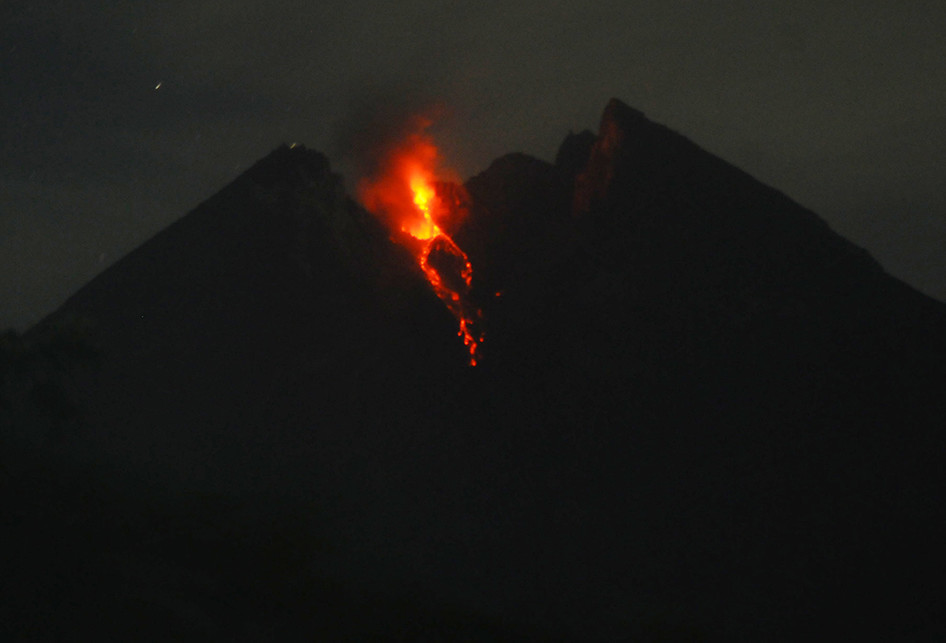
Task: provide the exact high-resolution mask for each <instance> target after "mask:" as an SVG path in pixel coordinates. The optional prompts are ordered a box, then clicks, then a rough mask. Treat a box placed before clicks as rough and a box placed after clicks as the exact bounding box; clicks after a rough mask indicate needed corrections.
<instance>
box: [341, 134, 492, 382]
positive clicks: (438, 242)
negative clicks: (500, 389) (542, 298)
mask: <svg viewBox="0 0 946 643" xmlns="http://www.w3.org/2000/svg"><path fill="white" fill-rule="evenodd" d="M429 125H430V122H429V121H422V122H420V123H419V127H418V128H417V131H416V132H414V133H412V134H411V135H409V136H408V137H406V138H405V139H404V140H403V141H402V142H401V143H399V144H398V145H397V146H395V147H394V148H393V149H392V150H391V151H390V152H389V153H388V154H387V155H386V156H385V158H384V159H382V162H381V164H380V171H378V172H377V173H375V174H374V175H373V176H370V177H367V178H364V179H362V180H361V181H360V182H359V185H358V193H359V197H360V198H361V202H362V203H363V204H364V206H365V208H366V209H367V210H368V211H369V212H371V213H372V214H374V215H376V216H378V217H380V218H381V219H382V220H383V221H385V222H386V223H388V225H389V226H390V227H391V228H392V231H393V232H394V233H395V234H394V235H393V238H394V240H395V241H397V242H399V243H402V244H403V245H405V246H407V247H408V248H410V249H411V250H412V251H413V253H414V256H415V257H416V258H417V261H418V263H419V264H420V267H421V269H422V270H423V271H424V274H425V275H426V276H427V280H428V281H429V282H430V285H431V287H432V288H433V289H434V292H435V293H436V294H437V297H439V298H440V300H441V301H442V302H443V303H444V304H445V305H446V306H447V308H448V309H449V310H450V312H451V313H453V316H454V317H456V318H457V322H458V323H459V326H460V328H459V332H458V335H459V336H460V337H461V338H462V339H463V343H464V344H465V345H466V347H467V350H469V353H470V362H469V363H470V366H476V363H477V351H478V350H479V347H480V344H482V342H483V335H482V333H480V332H478V331H477V330H476V326H477V324H478V322H479V320H480V318H481V316H482V315H481V312H480V310H479V309H478V308H475V307H472V306H471V305H470V303H469V301H468V295H469V293H470V289H471V287H472V283H473V266H472V265H471V264H470V260H469V258H468V257H467V256H466V253H465V252H463V250H461V249H460V247H459V246H457V244H456V243H455V242H454V241H453V239H452V238H450V235H448V234H447V233H446V232H445V231H444V230H443V229H442V228H441V227H440V225H438V221H439V222H441V223H443V224H444V225H446V224H447V223H448V222H453V223H457V221H456V217H458V216H459V215H460V213H459V210H458V208H457V204H456V203H455V202H450V201H449V200H447V199H445V198H443V197H442V196H440V195H438V193H437V187H436V186H437V176H436V169H437V167H438V157H439V155H438V152H437V148H436V146H435V145H434V144H433V142H432V140H431V139H430V137H429V135H427V134H426V133H425V132H424V129H425V128H426V127H427V126H429ZM460 189H461V190H462V188H460Z"/></svg>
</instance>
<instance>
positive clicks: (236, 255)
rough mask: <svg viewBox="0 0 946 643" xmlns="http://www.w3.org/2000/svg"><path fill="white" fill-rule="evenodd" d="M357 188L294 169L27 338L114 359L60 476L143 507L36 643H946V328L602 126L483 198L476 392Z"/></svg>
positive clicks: (445, 325) (865, 275) (802, 226)
mask: <svg viewBox="0 0 946 643" xmlns="http://www.w3.org/2000/svg"><path fill="white" fill-rule="evenodd" d="M342 185H343V183H342V180H341V178H340V177H338V176H337V175H335V174H333V173H332V172H331V170H330V168H329V164H328V161H327V159H326V158H325V157H324V156H322V155H321V154H318V153H316V152H313V151H309V150H306V149H305V148H303V147H300V146H294V147H292V148H289V147H281V148H279V149H277V150H276V151H274V152H273V153H272V154H270V155H269V156H267V157H266V158H264V159H263V160H261V161H259V162H258V163H257V164H256V165H254V166H253V167H252V168H250V169H249V170H248V171H246V172H245V173H244V174H243V175H241V176H240V177H239V178H237V179H236V180H235V181H234V182H233V183H232V184H231V185H229V186H227V187H226V188H224V190H222V191H221V192H220V193H219V194H217V195H216V196H214V197H213V198H211V199H209V200H208V201H206V202H205V203H203V204H201V205H200V206H199V207H197V208H196V209H195V210H194V211H193V212H191V213H190V214H188V215H186V216H185V217H183V218H182V219H180V220H179V221H178V222H176V223H175V224H173V225H172V226H170V227H169V228H168V229H166V230H165V231H163V232H162V233H160V234H158V235H157V236H156V237H154V238H153V239H151V240H150V241H148V242H146V243H145V244H144V245H143V246H141V247H140V248H139V249H137V250H135V251H134V252H132V253H131V254H129V255H128V256H127V257H125V258H124V259H122V260H121V261H119V262H118V263H116V264H115V265H113V266H112V267H111V268H109V269H108V270H106V271H105V272H104V273H102V274H101V275H100V276H99V277H97V278H96V279H94V280H93V281H92V282H90V283H89V284H88V285H87V286H86V287H84V288H83V289H81V290H80V291H79V292H78V293H76V294H75V295H74V296H73V297H72V298H71V299H69V300H68V301H67V302H66V303H65V304H64V305H63V307H62V308H61V309H60V310H59V311H57V312H56V313H54V314H53V315H52V316H51V317H50V318H49V319H47V320H45V321H44V322H43V323H41V324H40V326H39V327H38V328H37V329H35V330H34V331H33V332H34V333H37V332H40V331H41V330H42V329H43V328H45V327H48V326H49V325H51V324H55V323H57V321H59V320H62V319H65V318H81V319H84V320H88V323H89V324H91V325H93V327H94V328H95V329H96V332H97V335H96V337H97V342H98V344H99V347H100V352H101V356H102V357H101V359H100V360H99V363H97V364H96V365H95V366H94V367H87V368H86V370H84V371H83V372H82V373H83V374H82V376H81V377H79V378H78V381H77V383H76V387H77V389H78V393H77V396H78V397H79V399H81V401H82V406H83V427H82V429H81V430H79V431H78V432H77V435H76V436H75V437H74V438H72V441H71V442H70V443H69V445H68V449H67V450H68V451H69V453H70V456H69V457H70V458H71V459H72V460H75V461H79V462H82V463H83V464H82V466H83V467H86V469H91V470H93V471H96V472H98V473H96V475H97V476H101V478H98V477H97V478H95V480H103V482H96V483H95V484H96V485H101V486H104V488H118V487H120V486H121V485H123V484H128V485H131V487H130V488H134V489H139V488H140V489H142V491H141V492H140V496H139V495H136V494H138V492H137V491H136V492H135V494H130V493H129V494H127V495H130V496H131V498H124V499H123V500H121V501H118V500H115V501H114V504H113V505H108V506H109V509H102V510H100V511H99V512H98V513H99V515H98V516H97V517H94V518H88V517H82V518H81V519H80V518H76V520H77V521H78V522H79V523H80V524H82V525H86V526H87V527H86V528H87V531H88V533H91V534H93V536H88V537H87V540H88V541H89V543H91V544H89V543H87V544H86V545H85V547H86V548H87V549H85V550H82V551H89V550H91V551H95V552H96V555H97V556H99V559H97V560H104V561H105V562H102V563H101V564H100V565H98V566H95V568H94V573H93V571H90V570H89V569H88V568H87V566H84V565H82V564H80V563H79V562H76V560H75V559H73V558H69V557H67V560H66V561H65V562H62V563H61V566H63V567H66V568H68V569H69V570H70V571H69V574H70V575H71V577H73V579H74V580H73V581H72V584H66V586H64V588H60V589H59V590H57V592H58V593H56V596H58V597H59V598H58V599H57V600H58V602H56V601H53V600H52V599H51V598H50V592H49V591H47V588H46V584H45V581H44V579H46V578H49V577H51V575H54V573H55V572H52V571H47V572H46V574H47V575H46V576H44V575H42V574H39V573H35V567H34V566H33V565H32V564H27V563H22V567H21V572H20V574H21V576H22V577H27V576H30V575H33V576H35V577H36V578H38V579H39V580H32V581H31V582H32V583H33V584H32V585H31V587H32V588H33V589H32V590H31V591H33V594H31V596H34V598H35V600H34V601H33V603H34V604H36V605H40V606H41V607H35V606H34V607H31V608H23V609H22V610H21V612H18V613H17V614H15V615H14V616H13V617H15V618H19V620H18V621H17V622H18V623H21V624H22V625H20V626H19V627H20V629H19V630H18V633H19V634H20V635H21V636H23V637H24V638H29V637H30V636H31V635H35V633H36V632H37V631H38V630H37V629H36V627H38V626H36V625H35V622H36V621H37V620H42V619H45V622H48V623H52V625H47V626H46V627H49V628H52V630H50V631H54V632H59V631H62V630H64V629H68V628H74V629H76V630H77V631H82V630H83V628H87V629H88V631H90V632H100V631H105V632H112V630H109V629H108V628H109V627H114V628H115V631H119V632H125V631H131V632H134V631H142V628H144V630H147V629H148V628H149V627H152V626H155V625H154V624H155V623H158V622H160V623H162V624H163V625H162V627H166V626H167V624H168V623H169V622H171V623H174V624H176V625H175V627H179V630H175V632H177V633H178V634H179V635H181V636H185V635H188V634H190V635H205V634H208V633H209V634H212V635H227V636H229V637H231V638H233V637H235V638H245V639H246V640H252V639H254V637H255V638H258V637H259V636H265V635H271V634H273V633H279V636H280V637H281V638H289V639H292V640H295V639H297V638H298V639H306V638H312V637H314V636H319V635H322V636H327V637H330V638H352V637H354V638H372V637H375V638H378V639H382V640H388V639H392V638H393V639H404V640H415V639H420V638H424V637H426V638H445V639H448V640H452V639H463V638H464V637H465V638H466V640H499V639H507V640H528V639H534V640H594V641H597V640H712V639H719V640H731V639H733V638H749V639H754V640H769V639H788V640H795V639H801V638H811V637H813V636H819V635H820V636H824V635H826V634H827V635H831V636H844V635H847V636H858V635H865V634H871V635H874V636H877V635H882V636H886V637H894V638H903V637H906V638H911V639H917V638H924V637H929V638H934V637H936V636H937V635H941V634H942V633H943V632H944V623H943V619H942V614H943V613H944V612H943V604H942V599H941V596H942V595H944V594H946V592H944V589H946V588H944V587H943V582H942V579H941V578H939V574H937V573H935V570H934V569H933V568H932V565H933V562H932V561H934V560H935V554H936V553H937V551H938V549H939V548H940V543H941V542H942V538H943V536H944V535H946V534H944V533H943V532H944V524H946V523H944V518H946V515H944V510H943V508H942V506H941V503H940V502H939V498H940V494H941V491H942V490H943V488H944V485H943V483H944V479H943V473H942V471H941V467H940V459H941V454H942V453H943V446H944V444H943V436H942V427H943V426H944V425H946V402H944V398H946V396H944V395H943V393H944V392H946V305H943V304H942V303H939V302H936V301H934V300H932V299H930V298H928V297H925V296H923V295H921V294H920V293H918V292H916V291H914V290H913V289H911V288H909V287H908V286H906V285H905V284H903V283H901V282H899V281H898V280H896V279H894V278H892V277H890V276H889V275H887V274H886V273H884V271H883V270H882V268H881V267H880V266H879V265H878V264H877V263H876V262H875V261H874V260H873V259H872V258H871V257H870V256H869V255H868V254H867V253H866V252H865V251H864V250H862V249H860V248H858V247H856V246H855V245H853V244H851V243H850V242H848V241H846V240H845V239H843V238H841V237H840V236H839V235H837V234H836V233H834V232H833V231H832V230H831V229H830V228H829V227H828V226H827V225H826V224H825V223H824V222H823V221H822V220H821V219H820V218H819V217H818V216H816V215H815V214H814V213H812V212H810V211H808V210H806V209H805V208H803V207H801V206H800V205H798V204H796V203H794V202H793V201H791V200H790V199H789V198H788V197H786V196H785V195H783V194H781V193H779V192H778V191H776V190H774V189H772V188H770V187H768V186H765V185H763V184H761V183H760V182H758V181H756V180H755V179H753V178H752V177H751V176H749V175H748V174H746V173H744V172H743V171H741V170H739V169H737V168H735V167H733V166H731V165H729V164H728V163H726V162H725V161H723V160H721V159H719V158H716V157H715V156H713V155H712V154H710V153H708V152H706V151H704V150H702V149H701V148H699V147H698V146H697V145H696V144H694V143H693V142H691V141H689V140H688V139H686V138H685V137H683V136H681V135H680V134H677V133H675V132H673V131H671V130H669V129H667V128H665V127H663V126H661V125H659V124H656V123H653V122H651V121H649V120H648V119H647V118H646V117H645V116H644V115H643V114H641V113H640V112H638V111H636V110H634V109H632V108H630V107H628V106H626V105H624V104H623V103H621V102H620V101H617V100H612V101H611V102H610V103H609V104H608V106H607V107H606V109H605V111H604V114H603V116H602V120H601V124H600V127H599V131H598V133H597V134H596V135H595V134H593V133H591V132H581V133H579V134H570V135H569V136H568V137H567V138H566V139H565V141H564V143H563V144H562V146H561V148H560V150H559V153H558V155H557V157H556V161H555V163H546V162H544V161H541V160H538V159H535V158H532V157H529V156H527V155H523V154H510V155H507V156H504V157H502V158H500V159H498V160H496V161H495V162H494V163H492V164H491V165H490V166H489V167H488V168H487V169H486V170H485V171H484V172H482V173H481V174H479V175H477V176H474V177H473V178H471V179H470V180H469V181H468V182H467V183H466V184H465V186H464V187H465V190H466V193H467V194H468V195H469V214H468V215H467V216H466V217H465V218H464V219H463V221H462V222H461V223H460V224H459V225H458V226H457V227H456V229H454V230H451V231H450V232H451V235H452V236H453V238H454V239H455V240H456V242H457V244H458V245H459V246H460V247H462V248H463V249H464V250H465V252H466V253H467V255H468V256H469V259H470V261H471V262H472V264H473V265H474V267H475V275H474V283H473V287H472V290H471V291H470V293H469V295H468V296H469V298H470V299H471V302H470V304H471V305H475V306H476V307H477V308H478V309H480V310H482V316H483V327H484V331H485V336H486V340H485V342H484V343H483V346H482V358H481V361H480V364H479V365H478V366H477V367H476V368H470V367H469V366H468V365H467V360H466V354H465V351H464V347H463V345H462V343H461V342H460V341H459V340H458V338H457V337H456V321H455V320H454V318H453V317H452V316H451V314H450V312H449V311H448V310H447V309H446V308H445V307H444V306H443V305H442V303H441V302H440V301H439V300H438V299H437V297H436V295H435V294H434V293H433V291H432V290H431V289H430V288H429V285H428V283H427V281H426V280H425V278H424V275H423V273H422V271H421V270H420V268H419V267H418V266H417V264H416V261H415V260H414V258H413V257H412V256H411V255H410V253H409V252H407V251H406V250H404V249H403V248H402V247H401V246H399V245H397V244H395V243H392V242H391V240H390V239H389V237H388V233H387V231H386V229H385V228H383V227H382V225H381V224H380V223H378V222H377V221H376V220H375V219H374V218H373V217H372V216H371V215H370V214H368V213H367V212H365V211H364V210H363V209H362V208H361V207H360V206H358V205H357V204H356V203H355V202H354V201H353V200H351V199H350V198H349V197H348V196H347V195H346V194H345V192H344V189H343V187H342ZM438 189H440V190H444V191H453V192H451V193H457V192H458V190H457V188H456V186H449V185H447V184H443V185H440V186H439V188H438ZM86 469H83V471H85V470H86ZM83 475H85V474H83ZM119 481H122V482H119ZM144 489H147V491H144ZM102 493H105V492H102ZM109 493H110V492H109ZM109 493H106V494H105V495H106V496H107V497H109V498H112V496H113V495H121V494H111V495H109ZM149 494H150V495H149ZM155 495H157V496H160V498H161V500H160V501H157V500H155V501H154V502H155V503H157V505H158V506H160V507H162V509H161V510H160V511H159V510H157V509H154V510H151V509H147V508H142V507H143V506H144V504H143V503H144V502H145V501H144V500H140V498H153V497H155ZM96 497H98V496H96ZM136 498H137V499H136ZM207 498H210V499H213V500H212V502H211V501H210V500H203V499H207ZM182 499H186V500H182ZM97 502H98V501H97V500H94V499H93V500H88V499H86V500H84V501H82V502H78V501H77V504H76V505H75V506H79V507H85V508H86V509H88V508H89V507H97V506H98V505H97V504H96V503H97ZM110 502H111V501H110ZM148 502H151V501H148ZM207 503H210V506H211V507H213V510H212V512H217V513H213V515H214V516H215V517H214V518H213V519H209V518H207V516H208V515H209V514H208V512H207V509H206V507H207V506H208V505H207ZM129 506H131V507H133V509H132V510H129V509H128V507H129ZM148 506H151V505H148ZM179 507H187V511H185V510H184V509H176V508H179ZM195 507H196V508H195ZM221 507H223V508H225V509H223V508H221ZM73 511H75V509H73ZM83 512H85V509H83ZM212 512H211V513H212ZM184 514H186V515H187V516H188V517H187V518H186V519H185V518H183V517H181V516H182V515H184ZM198 514H200V515H201V518H200V519H197V518H195V517H194V516H195V515H198ZM121 515H131V516H137V518H136V520H137V521H138V523H136V524H139V525H140V526H139V527H138V530H137V531H135V530H134V529H131V528H127V529H126V528H124V527H122V525H123V524H124V523H123V520H122V519H121V518H120V516H121ZM129 520H130V519H129ZM287 524H288V525H291V527H285V525H287ZM88 525H94V527H92V526H88ZM169 525H173V527H172V526H169ZM23 529H24V530H26V531H24V532H23V533H25V534H29V533H31V532H29V531H28V529H27V528H25V527H24V528H23ZM82 533H86V532H82ZM287 534H288V535H287ZM25 538H26V537H25V536H24V539H25ZM274 542H275V543H278V544H277V545H274V544H273V543H274ZM56 543H58V546H60V547H67V548H68V547H70V546H72V545H73V544H74V543H73V540H72V539H71V538H70V537H69V536H68V535H63V537H62V539H61V540H58V541H56ZM105 543H108V544H105ZM53 546H54V545H50V547H53ZM24 547H25V548H26V545H24ZM27 549H28V548H27ZM102 552H106V553H102ZM274 552H275V553H274ZM287 552H288V553H287ZM290 554H291V555H290ZM36 556H38V555H34V557H33V558H30V557H29V556H25V557H24V560H27V561H30V560H35V558H36ZM75 558H77V559H81V558H82V556H78V555H77V556H76V557H75ZM156 561H157V562H156ZM207 561H216V562H214V563H212V564H211V563H208V562H207ZM287 561H288V562H287ZM103 569H104V570H106V571H102V570H103ZM273 569H279V570H283V571H282V572H280V573H279V574H276V575H275V576H274V572H273ZM129 570H133V571H131V572H130V571H129ZM141 570H144V571H141ZM287 570H288V571H287ZM172 573H173V574H176V576H174V578H180V577H183V578H184V579H185V580H186V582H184V581H175V582H173V583H172V582H171V581H168V580H167V578H168V575H169V574H172ZM199 579H204V580H199ZM208 579H209V580H208ZM162 583H163V584H162ZM201 583H203V584H201ZM128 587H130V588H131V590H127V589H126V590H122V591H119V589H118V588H128ZM234 587H235V588H237V590H238V591H239V593H240V595H239V596H236V595H235V594H236V593H237V590H232V591H231V590H228V588H234ZM254 591H255V592H258V593H259V595H260V596H256V595H255V594H253V592H254ZM279 592H282V593H283V594H285V596H284V598H280V599H278V600H276V599H272V598H271V597H266V596H268V595H269V594H272V593H277V594H278V593H279ZM247 594H249V595H250V596H249V597H248V596H247ZM283 594H279V596H283ZM62 596H66V597H69V598H68V599H62ZM155 596H157V597H158V598H154V597H155ZM129 597H131V598H129ZM148 597H150V598H148ZM379 597H380V598H379ZM44 601H46V602H44ZM130 601H131V602H134V603H135V605H136V606H138V607H136V610H137V611H135V610H129V609H128V603H129V602H130ZM21 602H22V601H21ZM139 603H140V604H143V605H146V606H147V607H144V608H143V607H140V606H139ZM172 604H173V607H168V605H172ZM63 605H71V606H72V607H68V608H67V607H63ZM75 605H79V606H80V607H75ZM155 605H158V606H159V607H155ZM280 606H281V607H280ZM159 608H160V609H159ZM31 610H32V611H31ZM161 610H164V611H161ZM47 613H48V614H47ZM102 613H115V614H120V615H121V616H120V618H119V617H116V621H115V622H113V623H111V624H110V625H103V623H102V622H101V621H100V620H98V619H96V618H92V617H89V616H85V617H81V618H80V617H78V616H77V614H86V615H88V614H102ZM22 614H27V615H28V616H29V615H32V616H29V618H27V617H25V616H22ZM168 614H170V616H168ZM37 615H42V619H40V617H39V616H37ZM13 617H11V618H13ZM116 623H117V624H116ZM155 627H156V626H155ZM56 628H61V629H56ZM123 628H125V629H123ZM161 631H165V630H161Z"/></svg>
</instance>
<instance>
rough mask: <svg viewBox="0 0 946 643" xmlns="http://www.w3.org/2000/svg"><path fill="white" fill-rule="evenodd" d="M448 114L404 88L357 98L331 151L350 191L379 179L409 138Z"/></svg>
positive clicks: (433, 101) (337, 131)
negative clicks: (361, 182)
mask: <svg viewBox="0 0 946 643" xmlns="http://www.w3.org/2000/svg"><path fill="white" fill-rule="evenodd" d="M445 113H446V106H445V105H444V103H443V102H441V101H438V100H436V99H434V98H432V97H430V96H426V95H423V94H420V93H418V92H415V91H412V90H408V89H403V88H394V87H389V88H382V89H377V88H376V89H371V90H365V91H363V92H362V93H360V94H359V95H358V96H356V97H355V98H353V100H352V101H351V104H350V106H349V109H348V110H347V115H346V117H345V118H343V119H342V120H339V121H338V122H337V123H336V126H335V131H334V132H333V137H332V149H331V157H332V158H333V159H335V160H337V162H338V164H339V165H340V167H341V169H342V173H343V174H344V175H345V179H346V182H347V184H348V188H349V190H351V189H352V188H353V187H354V186H356V185H357V184H358V181H360V180H362V179H371V178H375V177H377V176H378V175H379V174H380V173H381V172H383V171H384V163H385V160H386V159H388V158H389V157H390V155H391V153H392V152H393V151H394V150H395V149H396V148H397V147H398V146H399V145H400V144H403V141H404V140H405V139H406V138H408V137H409V136H411V135H412V134H417V133H419V132H421V131H423V130H424V129H425V128H426V127H427V126H429V125H430V124H431V123H432V122H434V121H436V120H438V119H439V118H441V117H442V116H443V115H444V114H445Z"/></svg>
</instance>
